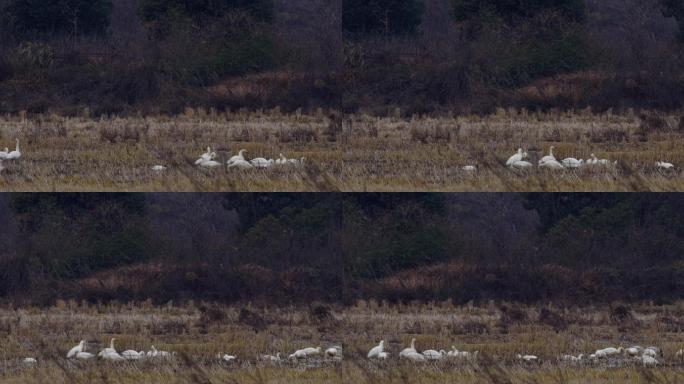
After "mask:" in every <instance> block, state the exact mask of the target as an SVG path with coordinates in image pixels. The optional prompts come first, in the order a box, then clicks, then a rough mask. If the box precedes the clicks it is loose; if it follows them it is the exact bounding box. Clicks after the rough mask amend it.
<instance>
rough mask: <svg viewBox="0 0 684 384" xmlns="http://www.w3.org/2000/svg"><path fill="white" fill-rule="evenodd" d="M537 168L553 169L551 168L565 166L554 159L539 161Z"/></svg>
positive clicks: (559, 168)
mask: <svg viewBox="0 0 684 384" xmlns="http://www.w3.org/2000/svg"><path fill="white" fill-rule="evenodd" d="M539 168H546V169H553V170H561V169H565V167H563V164H561V163H559V162H558V161H556V160H546V161H544V162H541V163H539Z"/></svg>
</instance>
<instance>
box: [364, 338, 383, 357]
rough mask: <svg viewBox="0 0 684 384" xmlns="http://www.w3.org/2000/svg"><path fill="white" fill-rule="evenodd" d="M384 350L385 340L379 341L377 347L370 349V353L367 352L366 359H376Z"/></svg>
mask: <svg viewBox="0 0 684 384" xmlns="http://www.w3.org/2000/svg"><path fill="white" fill-rule="evenodd" d="M384 349H385V340H380V344H378V345H377V346H375V347H373V348H371V350H370V351H368V358H369V359H373V358H378V356H379V355H380V353H381V352H383V350H384Z"/></svg>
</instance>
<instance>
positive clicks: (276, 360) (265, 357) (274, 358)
mask: <svg viewBox="0 0 684 384" xmlns="http://www.w3.org/2000/svg"><path fill="white" fill-rule="evenodd" d="M261 360H262V361H267V362H271V363H279V362H280V361H281V360H282V359H281V358H280V352H278V353H277V354H276V355H275V356H273V355H263V356H261Z"/></svg>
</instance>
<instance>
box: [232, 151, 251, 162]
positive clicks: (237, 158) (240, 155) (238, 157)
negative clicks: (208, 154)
mask: <svg viewBox="0 0 684 384" xmlns="http://www.w3.org/2000/svg"><path fill="white" fill-rule="evenodd" d="M246 152H247V150H246V149H241V150H240V152H238V154H237V155H236V156H233V157H231V158H230V159H229V160H228V164H232V163H234V162H236V161H245V153H246Z"/></svg>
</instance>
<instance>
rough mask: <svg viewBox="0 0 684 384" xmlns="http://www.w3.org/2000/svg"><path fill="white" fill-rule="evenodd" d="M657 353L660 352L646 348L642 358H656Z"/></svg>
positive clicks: (652, 348)
mask: <svg viewBox="0 0 684 384" xmlns="http://www.w3.org/2000/svg"><path fill="white" fill-rule="evenodd" d="M658 352H660V350H659V349H657V348H654V347H648V348H646V349H644V353H643V355H644V356H651V357H656V356H658Z"/></svg>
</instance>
